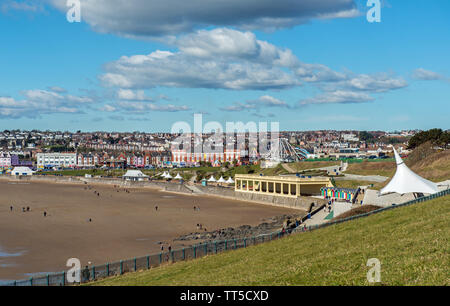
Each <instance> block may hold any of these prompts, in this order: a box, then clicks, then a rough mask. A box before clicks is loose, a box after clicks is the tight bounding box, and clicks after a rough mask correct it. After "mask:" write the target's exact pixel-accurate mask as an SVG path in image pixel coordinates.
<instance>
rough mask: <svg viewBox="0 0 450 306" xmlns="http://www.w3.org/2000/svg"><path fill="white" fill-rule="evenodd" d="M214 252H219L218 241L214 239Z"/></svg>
mask: <svg viewBox="0 0 450 306" xmlns="http://www.w3.org/2000/svg"><path fill="white" fill-rule="evenodd" d="M214 252H215V253H216V254H217V241H214Z"/></svg>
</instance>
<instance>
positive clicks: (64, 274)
mask: <svg viewBox="0 0 450 306" xmlns="http://www.w3.org/2000/svg"><path fill="white" fill-rule="evenodd" d="M62 274H63V281H62V285H63V286H65V285H66V271H63V272H62Z"/></svg>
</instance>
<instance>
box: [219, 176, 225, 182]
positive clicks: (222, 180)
mask: <svg viewBox="0 0 450 306" xmlns="http://www.w3.org/2000/svg"><path fill="white" fill-rule="evenodd" d="M217 182H218V183H226V181H225V180H224V178H223V176H221V177H220V179H219V180H218V181H217Z"/></svg>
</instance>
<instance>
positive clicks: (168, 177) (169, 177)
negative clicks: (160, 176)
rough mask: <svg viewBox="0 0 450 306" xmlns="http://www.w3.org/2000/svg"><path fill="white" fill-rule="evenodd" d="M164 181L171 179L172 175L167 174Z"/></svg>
mask: <svg viewBox="0 0 450 306" xmlns="http://www.w3.org/2000/svg"><path fill="white" fill-rule="evenodd" d="M165 178H166V179H171V178H173V177H172V175H170V173H167V175H166V176H165Z"/></svg>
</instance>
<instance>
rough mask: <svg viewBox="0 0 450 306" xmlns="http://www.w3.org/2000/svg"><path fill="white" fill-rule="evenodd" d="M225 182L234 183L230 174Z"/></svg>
mask: <svg viewBox="0 0 450 306" xmlns="http://www.w3.org/2000/svg"><path fill="white" fill-rule="evenodd" d="M227 183H228V184H234V181H233V179H232V178H231V176H230V177H229V178H228V180H227Z"/></svg>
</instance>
